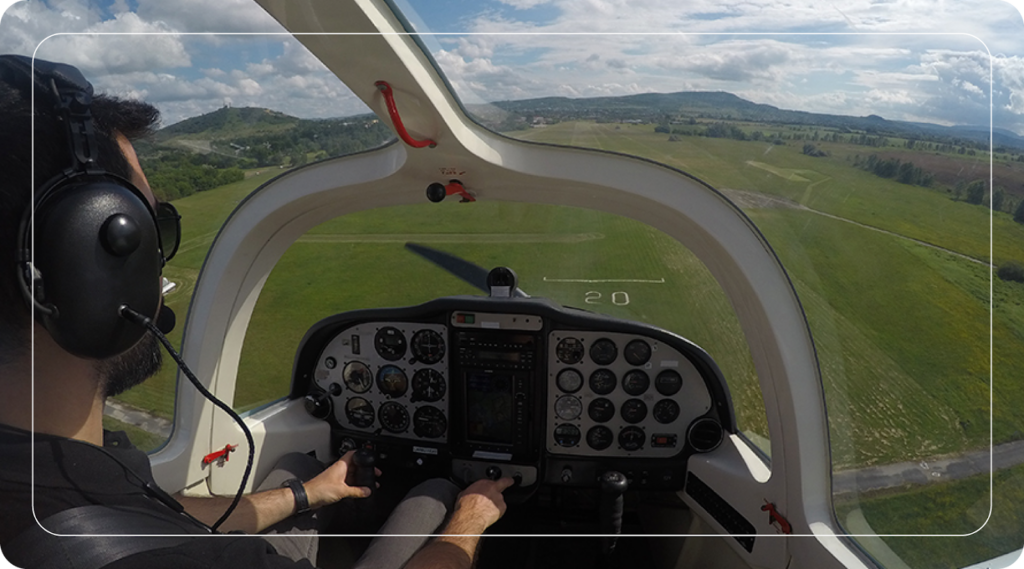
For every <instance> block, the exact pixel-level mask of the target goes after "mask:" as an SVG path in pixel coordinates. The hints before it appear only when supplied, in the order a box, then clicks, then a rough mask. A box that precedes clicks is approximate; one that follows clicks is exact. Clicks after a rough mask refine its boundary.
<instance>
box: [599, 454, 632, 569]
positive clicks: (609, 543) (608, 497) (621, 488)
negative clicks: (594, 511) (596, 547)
mask: <svg viewBox="0 0 1024 569" xmlns="http://www.w3.org/2000/svg"><path fill="white" fill-rule="evenodd" d="M628 487H629V481H628V480H626V475H625V474H623V473H621V472H616V471H614V470H609V471H608V472H605V473H604V474H602V475H601V506H600V510H599V519H600V524H601V533H603V534H605V536H606V537H604V538H602V540H601V553H603V554H605V555H610V554H611V553H612V552H613V551H615V544H616V542H617V541H618V537H617V536H618V535H619V534H621V533H622V502H623V499H622V495H623V494H625V493H626V489H627V488H628Z"/></svg>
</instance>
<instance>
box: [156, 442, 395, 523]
mask: <svg viewBox="0 0 1024 569" xmlns="http://www.w3.org/2000/svg"><path fill="white" fill-rule="evenodd" d="M354 454H355V452H354V451H350V452H348V453H345V456H343V457H341V458H340V459H339V460H338V461H337V462H335V463H334V464H332V465H330V466H328V467H327V469H326V470H324V471H323V472H321V473H320V474H318V475H317V476H315V477H314V478H313V479H311V480H310V481H309V482H306V483H305V484H303V486H304V487H305V489H306V496H307V497H308V498H309V506H310V508H311V509H316V508H320V507H323V506H327V505H330V504H333V503H335V502H338V501H340V500H342V499H344V498H365V497H367V496H369V495H370V489H369V488H365V487H359V486H350V485H349V482H352V473H353V468H352V457H353V456H354ZM377 474H378V475H379V474H380V471H379V470H378V471H377ZM175 498H176V499H177V500H178V501H179V502H180V503H181V505H182V506H184V507H185V510H186V511H187V512H188V513H189V514H190V515H192V516H195V517H196V518H198V519H199V520H200V521H202V522H203V523H205V524H207V525H211V524H214V523H216V521H217V520H218V519H220V516H221V515H223V514H224V511H225V510H226V509H227V507H228V505H229V504H230V503H231V500H232V499H233V498H227V497H220V496H215V497H209V498H195V497H187V496H182V495H178V496H175ZM294 513H295V495H294V494H293V493H292V491H291V489H290V488H275V489H273V490H266V491H263V492H255V493H253V494H247V495H245V496H242V499H241V500H240V501H239V502H238V506H237V507H236V508H235V511H233V512H232V513H231V517H229V518H228V519H227V520H225V521H224V523H223V524H222V525H221V526H220V528H218V530H219V531H221V532H229V531H234V530H242V531H244V532H245V533H259V532H261V531H263V530H265V529H267V528H268V527H270V526H272V525H274V524H276V523H277V522H279V521H281V520H283V519H285V518H287V517H288V516H291V515H292V514H294Z"/></svg>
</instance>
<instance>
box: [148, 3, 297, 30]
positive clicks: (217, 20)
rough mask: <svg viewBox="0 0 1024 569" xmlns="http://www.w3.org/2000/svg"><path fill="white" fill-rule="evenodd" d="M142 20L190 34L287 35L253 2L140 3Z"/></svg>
mask: <svg viewBox="0 0 1024 569" xmlns="http://www.w3.org/2000/svg"><path fill="white" fill-rule="evenodd" d="M138 13H139V16H140V17H142V18H144V19H146V20H149V21H153V22H163V23H164V24H165V25H167V26H168V27H170V28H172V29H174V30H178V31H188V32H222V33H223V32H283V31H284V28H282V27H281V25H280V24H278V23H277V21H276V20H274V19H273V18H272V17H270V15H269V14H267V13H266V12H265V11H264V10H263V9H262V8H260V7H259V5H258V4H256V3H255V2H253V1H252V0H139V8H138Z"/></svg>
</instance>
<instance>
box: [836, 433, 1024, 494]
mask: <svg viewBox="0 0 1024 569" xmlns="http://www.w3.org/2000/svg"><path fill="white" fill-rule="evenodd" d="M990 458H991V469H992V470H993V471H996V470H1000V469H1003V468H1009V467H1011V466H1016V465H1018V464H1022V463H1024V441H1013V442H1010V443H1005V444H1001V445H996V446H995V447H993V448H992V451H991V453H990V452H989V451H988V450H979V451H972V452H968V453H965V454H963V455H960V456H956V457H946V458H940V459H932V460H922V461H919V462H898V463H896V464H885V465H879V466H872V467H868V468H861V469H857V470H847V471H843V472H836V473H835V474H833V475H832V489H833V492H834V493H835V494H847V493H850V492H854V491H856V492H868V491H871V490H881V489H883V488H894V487H897V486H919V485H922V484H931V483H935V482H942V481H944V480H958V479H960V478H967V477H968V476H974V475H976V474H985V473H987V472H989V468H990V465H989V459H990Z"/></svg>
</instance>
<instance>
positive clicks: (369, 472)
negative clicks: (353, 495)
mask: <svg viewBox="0 0 1024 569" xmlns="http://www.w3.org/2000/svg"><path fill="white" fill-rule="evenodd" d="M352 464H353V466H355V472H354V473H353V474H354V477H355V485H356V486H365V487H367V488H369V489H370V496H373V494H374V492H376V491H377V473H376V472H375V468H376V464H377V457H376V456H374V454H373V451H372V450H370V449H368V448H361V449H359V450H357V451H356V454H355V456H353V457H352Z"/></svg>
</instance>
